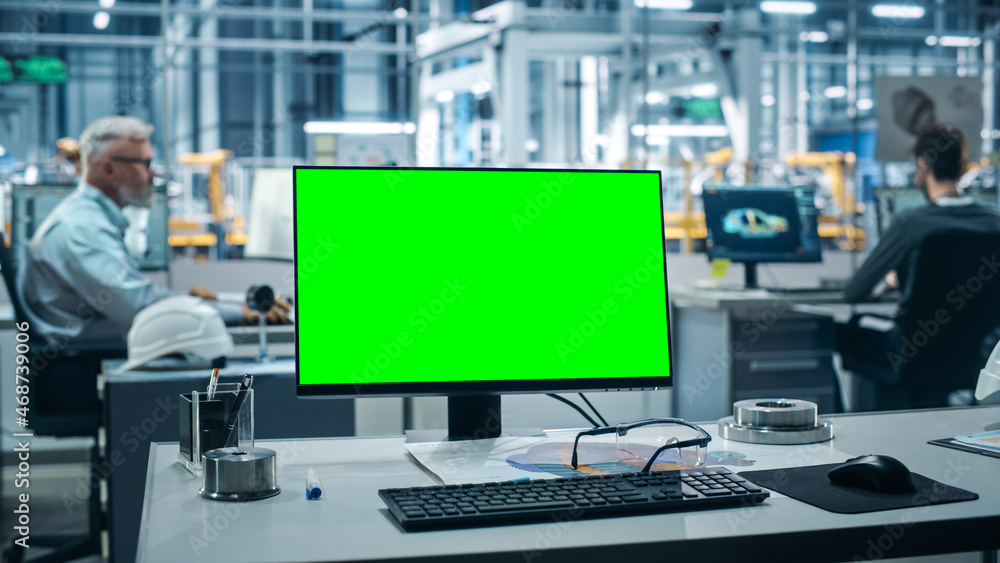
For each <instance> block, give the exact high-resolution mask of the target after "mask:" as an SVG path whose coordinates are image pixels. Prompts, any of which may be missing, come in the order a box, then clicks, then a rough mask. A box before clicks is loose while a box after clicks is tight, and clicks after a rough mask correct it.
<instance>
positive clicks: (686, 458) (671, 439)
mask: <svg viewBox="0 0 1000 563" xmlns="http://www.w3.org/2000/svg"><path fill="white" fill-rule="evenodd" d="M611 433H614V434H615V446H616V456H617V459H614V460H608V459H607V456H606V455H605V456H601V457H604V458H605V459H600V460H598V459H597V458H596V456H595V459H594V460H588V459H587V458H588V457H589V456H588V454H587V453H586V452H584V454H583V455H582V456H579V457H583V458H584V461H585V462H586V463H588V464H589V465H593V464H594V463H595V462H596V463H599V462H606V461H619V462H626V463H631V464H634V465H637V466H638V463H641V462H645V464H644V465H643V466H642V472H643V473H646V472H648V471H649V470H650V469H651V468H652V467H653V465H654V464H655V463H660V464H672V465H676V466H677V467H678V468H692V467H700V466H701V465H704V463H705V457H706V454H707V449H706V446H707V445H708V443H709V442H710V441H711V440H712V437H711V436H709V434H708V432H705V431H704V430H703V429H702V428H701V427H699V426H696V425H694V424H691V423H690V422H687V421H685V420H681V419H679V418H651V419H648V420H640V421H638V422H629V423H625V424H619V425H618V426H604V427H601V428H594V429H592V430H585V431H583V432H580V433H579V434H577V435H576V440H574V441H573V458H572V465H573V469H576V468H577V465H578V463H577V462H578V455H577V454H578V450H579V446H580V438H582V437H584V436H600V435H602V434H611Z"/></svg>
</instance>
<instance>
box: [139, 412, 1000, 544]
mask: <svg viewBox="0 0 1000 563" xmlns="http://www.w3.org/2000/svg"><path fill="white" fill-rule="evenodd" d="M831 418H833V419H834V421H835V435H836V436H835V438H834V440H833V441H832V442H828V443H827V444H825V445H819V446H817V445H812V446H789V447H788V452H789V457H788V459H789V465H790V466H791V465H808V464H809V462H808V458H809V451H810V448H816V447H820V448H823V447H832V448H835V449H837V450H839V451H841V452H845V453H848V454H852V455H853V454H865V453H880V454H887V455H892V456H894V457H897V458H899V459H900V460H902V461H903V462H904V463H906V464H907V465H908V466H909V467H910V468H911V469H912V470H913V471H915V472H917V473H920V474H922V475H925V476H927V477H930V478H933V479H937V480H939V481H943V482H946V483H948V484H951V485H954V486H957V487H962V488H965V489H969V490H972V491H974V492H976V493H979V495H980V499H979V500H977V501H973V502H963V503H956V504H946V505H936V506H929V507H921V508H912V509H901V510H891V511H882V512H872V513H867V514H858V515H843V514H834V513H830V512H826V511H824V510H821V509H819V508H815V507H812V506H809V505H807V504H804V503H801V502H798V501H796V500H793V499H791V498H787V497H783V498H772V499H769V500H768V501H767V502H766V503H765V504H764V505H763V506H760V507H746V508H732V509H722V510H708V511H700V512H684V513H675V514H657V515H644V516H635V517H622V518H602V519H594V520H583V521H576V522H571V523H554V522H553V523H542V524H524V525H515V526H496V527H487V528H472V529H463V530H448V531H435V532H417V533H407V532H404V531H403V530H402V529H401V528H400V527H399V526H398V525H397V524H396V523H395V521H394V520H393V519H392V517H391V515H389V513H388V511H387V510H386V509H385V506H384V504H383V503H382V501H381V500H380V499H379V498H378V496H377V494H376V492H377V490H378V489H381V488H389V487H408V486H421V485H431V484H435V481H434V480H433V479H432V478H431V477H430V476H428V475H427V474H425V473H424V472H423V471H422V470H421V469H420V468H419V467H418V466H417V465H415V464H414V463H413V462H412V461H411V460H410V459H409V458H408V456H407V454H406V450H405V449H404V447H403V438H402V437H391V438H377V439H356V438H345V439H316V440H295V441H276V442H266V443H261V444H260V445H262V446H265V447H268V448H271V449H273V450H275V451H276V452H277V454H278V464H279V470H278V484H279V485H280V486H281V488H282V492H281V494H279V495H278V496H276V497H272V498H270V499H265V500H261V501H256V502H252V503H243V504H236V503H226V502H217V501H209V500H205V499H202V498H200V497H199V496H198V495H197V491H198V489H199V488H200V484H201V483H200V479H199V478H197V477H195V476H193V475H191V474H190V473H188V471H187V470H185V469H183V468H182V467H181V466H180V465H178V464H177V462H176V455H177V446H176V444H154V445H153V447H152V448H151V450H150V461H149V471H148V474H147V482H146V493H145V503H144V507H143V516H142V528H141V532H140V537H139V553H138V560H139V561H149V562H160V561H163V562H176V561H191V560H205V561H213V562H218V561H241V562H244V561H358V560H366V561H370V560H392V561H400V560H423V561H442V560H456V559H470V558H474V559H475V560H476V561H477V562H478V561H500V560H517V561H527V562H530V561H536V560H539V561H573V562H574V563H578V562H579V561H584V560H586V561H592V560H604V561H625V560H631V561H644V560H647V559H643V558H646V557H648V558H650V559H648V560H650V561H653V560H656V561H663V560H665V556H666V555H667V554H669V555H670V557H669V559H671V560H673V559H676V558H684V557H692V558H695V559H691V560H705V558H706V557H708V559H716V558H719V557H724V558H726V559H728V558H730V557H733V558H736V559H737V560H740V561H753V560H761V561H765V560H766V561H774V560H806V559H808V560H810V561H849V560H853V559H854V558H855V557H861V558H870V557H872V556H873V554H871V553H869V550H870V549H871V547H870V546H871V545H878V544H879V542H881V545H882V548H881V549H883V551H884V553H883V554H882V555H881V556H879V557H901V556H909V555H915V554H933V553H945V552H961V551H979V550H986V549H997V548H1000V535H998V534H997V533H996V532H997V530H998V529H1000V487H998V486H997V476H998V475H1000V459H996V458H990V457H986V456H981V455H977V454H971V453H965V452H960V451H957V450H951V449H947V448H942V447H938V446H933V445H929V444H927V443H926V441H927V440H930V439H936V438H943V437H946V436H952V435H955V434H959V433H975V432H981V431H984V430H986V429H987V428H995V427H997V426H998V425H1000V407H974V408H965V409H936V410H926V411H904V412H900V413H889V414H868V415H841V416H835V417H831ZM308 468H313V469H314V470H315V471H316V472H317V473H318V474H319V477H320V479H321V480H322V483H323V500H319V501H306V500H305V494H304V488H305V483H304V481H305V473H306V470H307V469H308ZM890 533H892V534H896V535H897V536H898V537H893V536H892V535H887V534H890ZM869 541H871V542H875V543H874V544H869ZM886 546H888V547H886ZM726 554H728V555H726Z"/></svg>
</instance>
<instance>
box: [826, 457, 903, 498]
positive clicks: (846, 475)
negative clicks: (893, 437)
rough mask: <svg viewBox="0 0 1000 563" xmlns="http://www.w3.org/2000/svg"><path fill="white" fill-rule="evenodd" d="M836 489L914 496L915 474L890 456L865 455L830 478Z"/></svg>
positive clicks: (850, 462)
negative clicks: (842, 487)
mask: <svg viewBox="0 0 1000 563" xmlns="http://www.w3.org/2000/svg"><path fill="white" fill-rule="evenodd" d="M826 475H827V477H829V478H830V482H831V483H833V484H835V485H842V486H845V487H854V488H857V489H864V490H866V491H872V492H876V493H912V492H913V491H915V490H916V488H915V487H914V486H913V474H911V473H910V470H909V469H908V468H907V467H906V466H905V465H903V462H901V461H899V460H898V459H896V458H894V457H889V456H887V455H873V454H868V455H863V456H859V457H855V458H851V459H849V460H847V461H846V462H845V463H843V464H841V465H838V466H837V467H834V468H833V469H831V470H830V471H829V472H828V473H827V474H826Z"/></svg>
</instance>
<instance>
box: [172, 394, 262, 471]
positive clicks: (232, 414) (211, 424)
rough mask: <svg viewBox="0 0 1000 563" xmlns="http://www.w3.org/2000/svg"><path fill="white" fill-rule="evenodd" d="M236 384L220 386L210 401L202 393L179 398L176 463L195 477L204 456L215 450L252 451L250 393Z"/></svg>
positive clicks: (251, 404)
mask: <svg viewBox="0 0 1000 563" xmlns="http://www.w3.org/2000/svg"><path fill="white" fill-rule="evenodd" d="M244 393H246V397H245V398H244V399H243V400H242V404H241V401H240V400H239V395H240V384H239V383H220V384H219V385H218V387H217V388H216V391H215V395H214V396H213V397H212V398H211V399H209V398H208V394H207V393H205V392H204V391H192V392H190V393H183V394H181V396H180V409H179V410H180V438H179V442H180V450H179V452H178V454H177V459H178V461H180V463H181V464H182V465H183V466H184V467H186V468H187V469H188V470H189V471H191V472H192V473H194V474H196V475H197V474H200V473H201V468H202V458H203V457H204V455H205V452H208V451H211V450H214V449H218V448H239V450H240V451H247V450H249V449H250V448H253V437H254V413H253V389H252V388H251V389H247V390H246V391H244Z"/></svg>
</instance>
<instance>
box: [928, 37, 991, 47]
mask: <svg viewBox="0 0 1000 563" xmlns="http://www.w3.org/2000/svg"><path fill="white" fill-rule="evenodd" d="M928 39H930V38H929V37H928ZM938 43H939V44H940V45H941V46H942V47H978V46H979V44H980V43H982V40H980V39H979V38H978V37H962V36H960V35H943V36H941V37H940V38H939V39H938ZM928 45H930V43H928Z"/></svg>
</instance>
